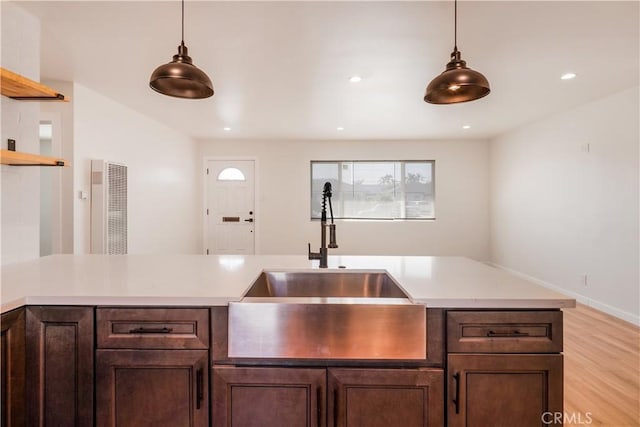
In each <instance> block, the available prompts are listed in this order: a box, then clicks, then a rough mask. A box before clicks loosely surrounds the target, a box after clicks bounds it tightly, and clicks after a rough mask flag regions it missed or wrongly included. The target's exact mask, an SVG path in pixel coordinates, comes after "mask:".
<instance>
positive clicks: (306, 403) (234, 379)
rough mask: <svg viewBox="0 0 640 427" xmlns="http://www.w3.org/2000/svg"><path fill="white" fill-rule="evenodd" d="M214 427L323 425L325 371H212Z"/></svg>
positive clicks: (273, 369) (314, 426)
mask: <svg viewBox="0 0 640 427" xmlns="http://www.w3.org/2000/svg"><path fill="white" fill-rule="evenodd" d="M212 381H213V402H214V403H213V423H212V425H213V426H214V427H226V426H243V427H272V426H301V427H302V426H308V427H319V426H324V425H325V411H326V405H325V390H326V387H325V384H326V370H325V369H319V368H244V367H233V366H226V367H223V366H221V367H214V369H213V380H212Z"/></svg>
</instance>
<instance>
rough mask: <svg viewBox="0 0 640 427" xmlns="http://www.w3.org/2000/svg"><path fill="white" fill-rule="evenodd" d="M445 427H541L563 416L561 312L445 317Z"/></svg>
mask: <svg viewBox="0 0 640 427" xmlns="http://www.w3.org/2000/svg"><path fill="white" fill-rule="evenodd" d="M447 351H448V355H447V426H448V427H486V426H492V427H511V426H514V425H517V426H519V427H529V426H532V427H533V426H537V427H540V426H543V425H545V420H546V421H548V420H550V419H552V417H553V414H555V413H562V410H563V395H562V390H563V359H562V354H560V353H559V352H560V351H562V312H560V311H558V310H556V311H525V310H523V311H451V312H449V313H447Z"/></svg>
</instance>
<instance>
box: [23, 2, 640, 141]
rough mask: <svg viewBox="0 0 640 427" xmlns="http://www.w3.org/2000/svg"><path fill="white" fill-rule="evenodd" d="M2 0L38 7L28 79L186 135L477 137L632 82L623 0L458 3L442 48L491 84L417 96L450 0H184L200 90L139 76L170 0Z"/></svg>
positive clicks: (164, 27)
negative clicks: (467, 96) (459, 99)
mask: <svg viewBox="0 0 640 427" xmlns="http://www.w3.org/2000/svg"><path fill="white" fill-rule="evenodd" d="M18 4H19V6H20V7H23V8H24V9H26V10H28V11H29V12H31V13H32V14H34V15H36V16H38V17H39V18H40V20H41V25H42V33H41V37H42V41H41V51H42V52H41V77H42V79H43V80H44V79H54V80H64V81H74V82H76V83H80V84H81V85H83V86H86V87H88V88H90V89H92V90H94V91H96V92H99V93H102V94H104V95H106V96H108V97H110V98H112V99H114V100H115V101H117V102H120V103H122V104H124V105H127V106H128V107H130V108H132V109H134V110H137V111H139V112H142V113H144V114H146V115H148V116H150V117H153V118H155V119H157V120H158V121H160V122H162V123H166V124H167V125H169V126H170V127H172V128H175V129H177V130H179V131H181V132H183V133H185V134H188V135H190V136H192V137H195V138H225V139H229V138H243V139H340V140H344V139H441V138H490V137H493V136H496V135H499V134H501V133H503V132H505V131H508V130H510V129H513V128H515V127H518V126H521V125H523V124H525V123H529V122H532V121H534V120H537V119H540V118H543V117H545V116H548V115H550V114H553V113H555V112H558V111H562V110H566V109H568V108H572V107H575V106H578V105H580V104H583V103H585V102H588V101H590V100H594V99H597V98H600V97H603V96H606V95H608V94H611V93H614V92H616V91H619V90H623V89H626V88H629V87H633V86H637V85H638V84H639V75H640V69H639V63H640V61H639V52H640V46H639V38H640V37H639V28H640V25H639V15H640V14H639V3H638V2H637V1H627V2H610V1H601V2H597V1H589V2H578V1H567V2H554V1H533V2H529V1H513V2H508V1H493V2H485V1H477V0H476V1H465V2H460V3H458V48H459V50H460V51H461V52H462V59H465V60H466V61H467V63H468V66H470V67H471V68H473V69H475V70H477V71H480V72H482V73H483V74H484V75H485V76H486V77H487V78H488V79H489V81H490V83H491V94H490V95H489V96H487V97H486V98H483V99H481V100H478V101H474V102H469V103H464V104H457V105H430V104H427V103H425V102H424V101H423V96H424V90H425V88H426V86H427V84H428V83H429V81H430V80H431V79H432V78H434V77H435V76H436V75H437V74H439V73H441V72H442V71H443V70H444V66H445V64H446V63H447V62H448V60H449V56H450V53H451V50H452V48H453V2H452V1H447V2H439V1H424V2H421V1H413V2H401V1H391V2H385V1H373V2H351V1H340V2H327V1H293V2H266V1H258V2H247V1H219V2H214V1H200V2H197V1H190V0H189V1H187V2H186V4H185V44H186V45H187V47H188V48H189V54H190V55H191V57H192V58H193V61H194V64H195V65H197V66H198V67H199V68H201V69H202V70H204V71H205V72H206V73H207V74H208V75H209V77H211V79H212V80H213V84H214V88H215V92H216V93H215V95H214V96H213V97H212V98H208V99H205V100H183V99H177V98H170V97H166V96H163V95H160V94H158V93H156V92H154V91H153V90H151V89H150V88H149V76H150V75H151V72H152V71H153V70H154V69H155V68H156V67H157V66H158V65H160V64H162V63H166V62H169V61H170V60H171V57H172V56H173V55H174V54H176V53H177V46H178V45H179V44H180V3H179V2H177V1H139V2H127V1H111V2H98V1H71V2H56V1H45V2H31V1H27V2H22V1H20V2H18ZM569 71H572V72H574V73H577V74H578V77H577V78H576V79H574V80H569V81H562V80H560V76H561V75H562V74H564V73H566V72H569ZM353 75H360V76H361V77H362V81H361V82H359V83H350V82H349V77H350V76H353ZM463 125H469V126H471V127H470V128H469V129H462V126H463ZM225 127H229V128H231V130H224V128H225ZM338 127H342V128H344V129H343V130H338Z"/></svg>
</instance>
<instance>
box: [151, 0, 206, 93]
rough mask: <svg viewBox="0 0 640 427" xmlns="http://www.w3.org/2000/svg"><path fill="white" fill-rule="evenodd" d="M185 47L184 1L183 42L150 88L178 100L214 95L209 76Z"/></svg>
mask: <svg viewBox="0 0 640 427" xmlns="http://www.w3.org/2000/svg"><path fill="white" fill-rule="evenodd" d="M188 52H189V51H188V49H187V46H185V45H184V0H182V41H181V42H180V46H178V54H177V55H173V60H172V61H171V62H169V63H167V64H163V65H161V66H159V67H158V68H156V69H155V70H154V71H153V73H152V74H151V79H150V80H149V86H151V89H153V90H155V91H156V92H159V93H161V94H163V95H167V96H173V97H176V98H187V99H202V98H209V97H210V96H212V95H213V84H212V83H211V79H210V78H209V76H207V74H206V73H205V72H204V71H202V70H200V69H199V68H198V67H196V66H195V65H193V61H192V60H191V57H190V56H189V54H188Z"/></svg>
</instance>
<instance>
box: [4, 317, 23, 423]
mask: <svg viewBox="0 0 640 427" xmlns="http://www.w3.org/2000/svg"><path fill="white" fill-rule="evenodd" d="M0 327H1V328H2V342H1V344H0V358H2V371H0V378H1V380H2V391H1V393H2V394H1V395H0V397H1V399H2V407H1V408H0V414H1V415H0V416H1V417H2V424H0V425H2V426H3V427H13V426H20V427H22V426H24V425H25V410H24V403H25V401H24V398H25V394H24V387H25V384H24V382H25V376H24V373H25V371H24V369H25V365H24V363H25V362H24V361H25V341H24V340H25V335H24V334H25V330H24V328H25V320H24V309H22V308H20V309H17V310H13V311H10V312H8V313H5V314H3V315H2V319H1V321H0Z"/></svg>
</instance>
